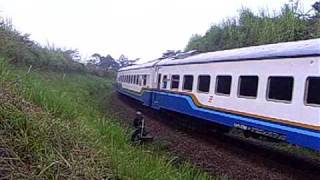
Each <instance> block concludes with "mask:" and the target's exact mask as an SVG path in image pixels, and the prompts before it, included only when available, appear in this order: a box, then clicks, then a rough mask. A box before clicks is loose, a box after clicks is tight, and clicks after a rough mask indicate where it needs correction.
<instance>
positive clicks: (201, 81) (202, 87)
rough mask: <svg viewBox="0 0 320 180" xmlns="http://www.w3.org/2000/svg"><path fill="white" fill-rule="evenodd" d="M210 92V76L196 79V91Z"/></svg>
mask: <svg viewBox="0 0 320 180" xmlns="http://www.w3.org/2000/svg"><path fill="white" fill-rule="evenodd" d="M209 90H210V76H208V75H200V76H199V78H198V91H199V92H204V93H207V92H209Z"/></svg>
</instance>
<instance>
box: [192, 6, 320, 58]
mask: <svg viewBox="0 0 320 180" xmlns="http://www.w3.org/2000/svg"><path fill="white" fill-rule="evenodd" d="M319 3H320V2H317V3H315V4H314V5H313V7H312V10H311V11H309V12H308V13H301V10H300V7H299V2H291V3H290V4H285V5H284V6H283V7H282V10H281V12H280V13H275V15H271V14H270V13H269V12H268V11H266V10H263V11H261V12H260V13H259V14H255V13H253V12H252V11H251V10H250V9H246V8H244V9H241V10H240V12H239V16H238V17H237V18H228V19H226V20H224V21H223V22H221V23H220V24H217V25H213V26H211V27H210V29H209V30H208V31H207V32H206V33H205V35H203V36H201V35H198V34H196V35H193V36H192V37H191V38H190V41H189V43H188V45H187V47H186V50H187V51H189V50H199V51H203V52H208V51H216V50H223V49H231V48H239V47H246V46H253V45H261V44H269V43H277V42H287V41H296V40H304V39H311V38H319V37H320V8H318V5H319Z"/></svg>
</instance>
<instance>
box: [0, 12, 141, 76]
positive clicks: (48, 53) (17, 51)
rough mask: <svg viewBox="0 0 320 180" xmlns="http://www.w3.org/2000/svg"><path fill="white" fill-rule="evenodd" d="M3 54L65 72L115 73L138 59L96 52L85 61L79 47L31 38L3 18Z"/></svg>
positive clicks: (0, 33) (0, 36) (0, 49)
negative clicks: (70, 47) (52, 43)
mask: <svg viewBox="0 0 320 180" xmlns="http://www.w3.org/2000/svg"><path fill="white" fill-rule="evenodd" d="M0 56H1V57H5V58H6V59H9V62H10V63H12V64H15V65H18V66H19V65H20V66H28V67H30V66H31V65H32V68H37V69H41V70H51V71H61V72H82V73H91V74H95V75H99V76H106V75H112V74H113V73H114V72H115V71H116V70H118V69H119V68H121V67H124V66H129V65H132V64H133V63H135V61H136V60H129V59H128V58H127V57H126V56H124V55H121V56H120V57H119V59H114V58H112V56H111V55H107V56H102V55H100V54H97V53H95V54H93V55H92V56H91V57H90V58H89V59H88V60H82V62H83V61H87V63H81V62H80V61H81V56H80V54H79V52H78V50H77V49H62V48H56V47H55V46H54V45H51V44H49V43H48V44H47V45H45V46H43V45H40V44H39V43H37V42H35V41H33V40H31V39H30V34H23V33H21V32H19V31H17V30H16V29H15V28H14V26H13V25H12V22H11V21H10V20H7V19H4V18H2V17H0Z"/></svg>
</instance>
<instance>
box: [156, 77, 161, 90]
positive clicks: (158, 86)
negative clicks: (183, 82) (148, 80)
mask: <svg viewBox="0 0 320 180" xmlns="http://www.w3.org/2000/svg"><path fill="white" fill-rule="evenodd" d="M160 82H161V74H158V85H157V88H158V89H160Z"/></svg>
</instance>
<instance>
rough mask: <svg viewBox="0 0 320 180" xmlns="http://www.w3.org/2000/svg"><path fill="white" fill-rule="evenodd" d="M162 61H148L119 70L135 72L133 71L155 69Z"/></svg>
mask: <svg viewBox="0 0 320 180" xmlns="http://www.w3.org/2000/svg"><path fill="white" fill-rule="evenodd" d="M159 61H160V59H156V60H152V61H148V62H146V63H143V64H136V65H132V66H127V67H124V68H121V69H119V71H127V70H133V69H141V68H148V67H153V66H154V65H155V64H157V63H158V62H159Z"/></svg>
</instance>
